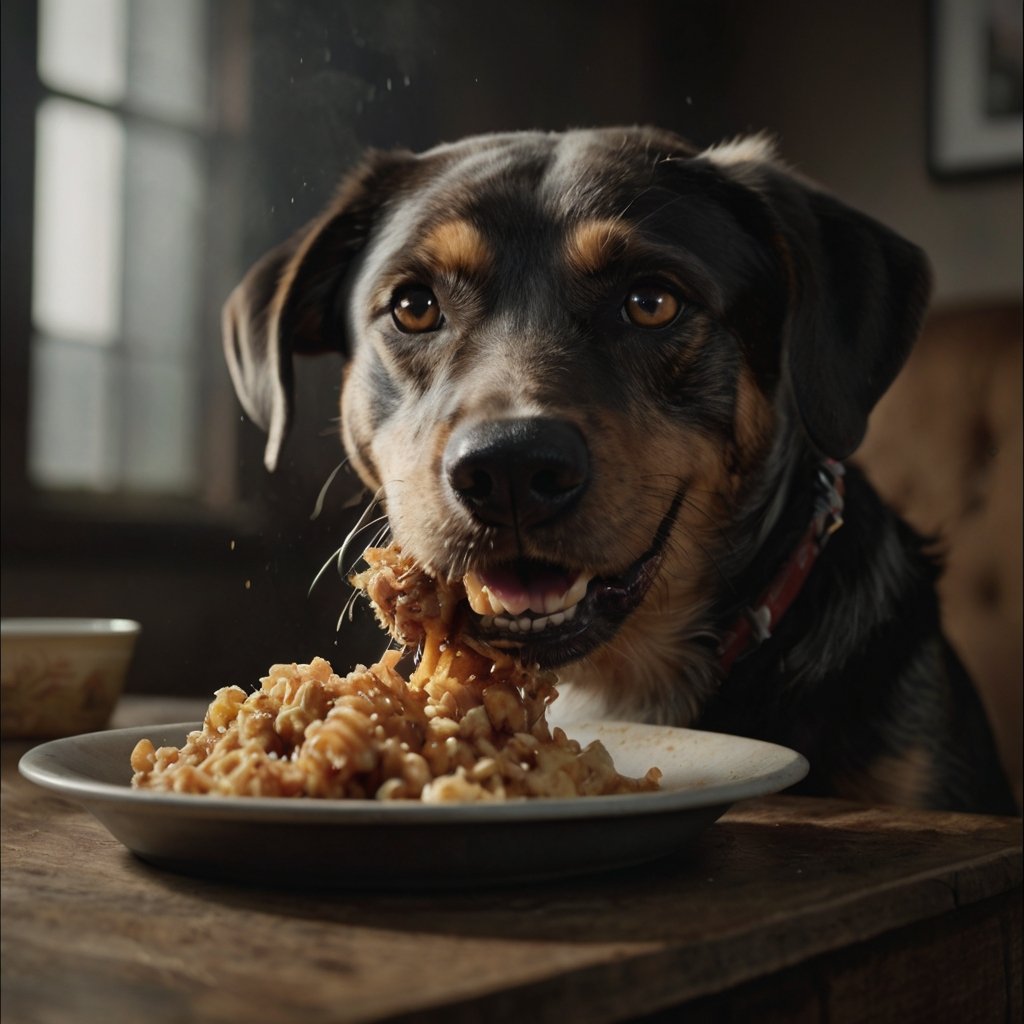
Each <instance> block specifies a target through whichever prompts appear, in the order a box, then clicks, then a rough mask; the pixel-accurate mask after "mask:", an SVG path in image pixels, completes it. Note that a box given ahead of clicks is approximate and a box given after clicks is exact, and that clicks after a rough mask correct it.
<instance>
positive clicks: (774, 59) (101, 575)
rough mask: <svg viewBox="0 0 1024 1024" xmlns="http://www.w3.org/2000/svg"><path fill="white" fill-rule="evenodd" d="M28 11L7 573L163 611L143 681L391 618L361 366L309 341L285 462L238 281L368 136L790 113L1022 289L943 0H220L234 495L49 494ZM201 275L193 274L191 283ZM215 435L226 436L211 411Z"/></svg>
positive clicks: (245, 672)
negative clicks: (980, 157) (352, 403)
mask: <svg viewBox="0 0 1024 1024" xmlns="http://www.w3.org/2000/svg"><path fill="white" fill-rule="evenodd" d="M2 11H3V25H2V29H3V36H2V39H3V139H2V142H3V210H2V215H3V324H2V358H3V365H2V379H3V407H2V408H3V535H2V554H3V580H2V606H3V614H4V615H5V616H12V615H96V616H101V615H117V616H126V617H132V618H137V619H139V620H140V621H141V622H142V624H143V634H142V639H141V641H140V645H139V648H138V652H137V657H136V660H135V663H134V665H133V668H132V674H131V678H130V680H129V688H130V689H131V690H134V691H140V692H141V691H147V692H163V693H179V694H202V695H205V694H208V693H210V692H211V691H212V689H213V688H214V687H216V686H220V685H224V684H225V683H228V682H232V683H239V684H241V685H244V686H248V685H251V684H252V683H254V682H255V680H256V679H257V678H258V677H259V675H261V674H262V673H263V671H264V670H265V668H266V667H267V666H268V665H269V664H270V663H271V662H274V661H290V660H300V661H301V660H308V659H309V658H311V657H312V656H313V655H315V654H323V655H324V656H327V657H328V658H330V659H331V660H332V661H333V662H334V663H335V667H336V668H342V669H344V668H346V667H347V666H349V665H350V664H351V663H352V662H354V661H357V660H367V659H372V658H375V657H376V655H377V654H378V653H379V650H380V648H381V646H382V640H381V637H380V635H379V634H378V633H377V631H376V628H375V627H374V626H373V624H372V623H370V622H369V621H368V616H367V615H366V614H365V613H361V614H359V615H358V616H357V619H356V621H355V622H354V623H352V624H345V625H343V627H342V629H341V631H340V632H336V630H335V625H336V620H337V617H338V613H339V611H340V609H341V606H342V605H343V603H344V601H345V598H346V596H347V593H346V587H345V585H344V584H343V583H342V582H341V581H339V580H338V578H337V576H336V575H335V574H333V573H331V574H328V577H327V579H326V580H325V582H324V583H323V584H322V585H321V586H320V587H318V588H317V589H316V590H315V591H314V592H313V594H312V595H308V594H307V590H308V588H309V584H310V583H311V581H312V579H313V577H314V575H315V573H316V571H317V570H318V569H319V567H320V565H321V564H322V563H323V562H324V561H325V559H327V558H328V557H329V556H330V554H331V552H332V551H333V550H335V548H337V546H338V544H339V543H340V540H341V538H342V537H343V536H344V534H345V532H346V530H347V529H348V527H349V525H351V523H352V521H353V519H354V517H355V516H356V515H357V514H358V512H359V511H360V508H359V507H353V508H346V507H345V506H346V504H347V502H348V500H349V499H350V498H351V496H352V495H353V494H354V493H355V492H356V491H357V489H358V488H357V487H356V485H355V484H354V481H353V479H352V478H351V477H350V476H347V475H346V473H345V472H342V473H341V474H339V477H338V480H337V481H336V482H335V484H334V485H333V486H332V488H331V489H330V490H329V492H328V494H327V498H326V502H325V507H324V512H323V514H322V515H321V516H320V518H319V519H317V520H315V521H311V520H310V514H311V512H312V510H313V507H314V505H315V503H316V499H317V495H318V493H319V491H320V488H321V486H322V484H323V483H324V481H325V480H326V479H327V477H328V475H329V474H330V473H331V471H332V470H333V469H334V468H335V466H336V465H337V464H338V462H339V461H340V460H341V451H340V445H339V442H338V441H337V438H336V427H335V418H336V402H337V393H338V387H337V381H338V372H339V367H338V365H337V364H336V362H331V360H329V359H326V358H325V359H323V360H319V361H315V362H312V363H309V364H306V365H303V366H301V367H300V368H299V386H298V396H299V400H298V415H297V418H296V423H295V427H294V429H293V432H292V434H291V436H290V438H289V440H288V442H287V444H286V447H285V450H284V456H283V459H282V465H281V468H280V469H279V470H278V472H277V473H275V474H274V475H272V476H271V475H268V474H266V473H265V471H264V470H263V468H262V436H261V435H260V434H259V432H258V431H257V430H256V429H255V428H254V427H252V426H251V425H250V424H248V423H247V422H244V421H243V420H242V417H241V413H240V409H239V408H238V407H237V406H236V405H234V404H233V398H231V396H230V394H227V384H226V372H225V371H224V369H223V367H222V366H221V361H220V357H219V354H218V353H219V346H220V339H219V328H218V319H217V316H218V312H217V311H218V307H219V304H220V302H221V301H222V300H223V298H225V297H226V295H227V292H228V291H229V290H230V287H231V286H232V285H233V284H234V282H235V281H236V280H237V279H238V278H239V277H240V275H241V273H242V272H243V271H244V268H245V267H246V266H248V264H249V263H250V262H251V261H253V260H254V259H255V258H257V257H258V256H259V255H260V254H261V253H262V252H263V251H265V250H266V249H267V248H269V247H270V246H272V245H274V244H275V243H277V242H279V241H281V240H283V239H284V238H285V237H286V236H287V235H288V234H289V233H290V232H291V231H292V230H293V229H294V228H296V227H297V226H298V225H300V224H301V223H303V222H304V221H305V220H306V219H307V218H309V217H310V216H312V215H313V214H314V213H315V212H316V211H317V210H318V209H319V208H320V206H321V205H322V204H323V203H324V202H325V201H326V199H327V198H328V196H329V195H330V193H331V190H332V189H333V187H334V185H335V183H336V181H337V179H338V177H339V175H340V174H341V172H342V171H343V170H344V169H345V168H346V167H348V166H350V165H351V164H352V163H353V162H354V161H355V160H356V159H357V157H358V155H359V153H360V152H361V151H362V150H363V149H364V148H365V147H366V146H378V147H390V146H403V147H410V148H413V149H422V148H426V147H429V146H432V145H434V144H436V143H438V142H442V141H447V140H451V139H455V138H458V137H460V136H462V135H465V134H469V133H475V132H483V131H494V130H503V129H516V128H544V129H562V128H565V127H570V126H588V125H599V124H615V123H652V124H658V125H661V126H663V127H665V128H669V129H673V130H675V131H678V132H680V133H681V134H683V135H686V136H688V137H689V138H691V139H692V140H693V141H694V142H696V143H698V144H702V145H703V144H709V143H712V142H715V141H719V140H721V139H723V138H727V137H730V136H733V135H736V134H738V133H743V132H747V131H759V130H765V129H767V130H769V131H772V132H774V133H776V134H777V135H778V137H779V141H780V145H781V149H782V152H783V153H784V155H785V156H786V157H787V159H788V160H789V161H791V162H792V163H793V164H794V165H795V166H797V167H798V168H799V169H800V170H801V171H803V172H804V173H806V174H808V175H809V176H811V177H813V178H816V179H818V180H820V181H821V182H823V183H824V184H825V185H826V186H828V187H829V188H831V189H833V190H834V191H836V192H837V193H839V194H840V195H841V196H842V197H843V198H845V199H846V200H847V201H849V202H851V203H853V204H854V205H857V206H860V207H861V208H863V209H866V210H867V211H868V212H871V213H873V214H874V215H875V216H877V217H879V218H880V219H882V220H884V221H887V222H888V223H890V224H891V225H892V226H893V227H895V228H896V229H897V230H900V231H902V232H903V233H905V234H906V235H908V236H909V237H911V238H912V239H914V240H915V241H917V242H918V243H920V244H922V245H924V246H925V248H926V249H927V250H928V251H929V253H930V254H931V257H932V259H933V262H934V264H935V269H936V279H937V291H936V304H937V306H939V307H958V306H964V305H970V304H972V303H984V302H989V301H1003V300H1007V299H1011V300H1012V299H1017V298H1019V290H1020V274H1021V248H1020V229H1019V225H1020V218H1021V201H1020V184H1021V179H1020V174H1019V172H1011V173H1009V174H1006V173H1003V174H999V175H994V176H986V175H981V176H970V177H963V178H952V179H949V178H946V179H939V178H937V177H936V176H935V175H934V174H932V173H931V172H930V169H929V152H928V136H929V133H928V115H929V59H928V54H929V40H930V35H929V32H930V28H929V25H930V21H929V7H928V5H927V4H925V3H916V2H896V3H893V2H892V0H861V2H857V3H852V2H851V3H845V2H840V3H828V4H823V3H820V2H818V0H781V2H778V3H764V2H763V0H736V2H710V0H709V2H703V0H671V2H668V0H628V2H600V0H594V2H587V3H582V2H581V3H567V2H566V3H558V2H553V0H544V2H537V0H526V2H524V0H518V2H515V3H494V2H490V0H475V2H466V0H418V2H414V0H393V2H388V0H381V2H368V0H367V2H340V0H334V2H328V0H301V2H286V0H248V2H247V0H220V2H216V3H212V4H210V5H209V7H208V8H207V11H208V17H209V19H210V26H211V31H210V37H211V39H212V40H213V43H212V45H211V57H210V59H211V61H213V62H215V64H216V67H215V72H216V73H215V88H214V89H213V90H212V91H211V99H210V103H211V119H212V120H213V121H214V122H215V123H216V124H218V125H219V126H220V129H221V130H220V131H219V132H218V133H217V137H216V140H215V141H214V142H213V143H211V147H212V149H211V152H212V157H211V163H210V168H211V170H210V173H211V175H212V176H214V177H215V179H216V180H215V187H214V188H212V189H211V197H212V198H211V202H210V206H209V209H208V210H207V211H206V217H207V221H208V226H209V231H208V235H209V238H210V246H211V249H210V253H209V256H210V270H209V273H208V275H207V277H208V292H209V297H208V302H207V305H208V309H207V310H206V313H205V320H204V322H205V327H204V344H208V346H209V351H210V353H211V356H210V365H209V374H210V380H211V387H216V388H219V389H220V390H221V392H222V393H224V394H227V398H226V399H225V400H224V401H225V402H226V403H228V404H222V406H221V410H222V411H221V413H220V418H219V419H217V418H216V417H215V418H214V419H213V421H212V426H210V427H208V429H209V430H211V431H226V432H230V433H231V435H232V437H234V436H235V435H236V434H237V440H236V442H235V444H234V446H233V448H232V449H231V450H232V451H233V452H234V455H233V457H232V459H231V461H230V464H226V465H224V466H222V467H221V470H220V472H221V473H222V474H223V475H224V478H225V480H226V481H227V482H228V483H229V484H230V486H228V487H227V488H226V490H227V492H228V494H229V498H228V499H227V500H224V499H222V500H219V501H218V502H214V503H211V502H209V501H204V500H203V499H202V497H201V496H200V497H197V498H195V499H194V500H190V501H181V500H177V499H175V500H170V499H168V500H167V501H166V502H162V501H158V500H154V499H153V498H152V497H150V498H149V499H147V500H146V501H144V502H143V501H137V500H135V499H134V498H132V496H124V497H123V498H120V497H118V496H116V495H115V496H111V495H104V496H101V497H96V496H91V495H84V494H78V495H76V494H50V493H43V492H40V491H39V490H38V489H37V488H34V487H32V486H31V484H30V483H29V482H28V480H27V478H26V473H25V455H24V450H25V429H26V428H25V423H26V402H27V399H26V395H27V394H28V382H27V375H28V357H27V352H28V346H29V335H30V331H31V324H30V312H29V311H30V294H31V277H30V272H31V245H32V180H33V179H32V173H33V171H32V168H33V162H32V161H33V125H34V120H33V119H34V110H35V105H36V103H37V101H38V96H39V84H38V81H37V80H36V77H35V65H34V55H35V32H36V27H35V25H36V20H35V19H36V6H35V4H34V3H32V2H27V0H5V3H4V5H3V8H2ZM173 286H174V283H173V282H168V287H171V288H173ZM209 440H210V443H211V444H212V443H213V440H214V437H213V435H212V434H211V435H210V438H209Z"/></svg>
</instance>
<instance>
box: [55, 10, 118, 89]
mask: <svg viewBox="0 0 1024 1024" xmlns="http://www.w3.org/2000/svg"><path fill="white" fill-rule="evenodd" d="M126 7H127V4H126V0H42V2H41V3H40V5H39V77H40V78H41V79H42V80H43V82H44V83H45V84H46V85H48V86H50V87H51V88H53V89H61V90H63V91H64V92H73V93H77V94H78V95H80V96H85V97H88V98H89V99H93V100H98V101H99V102H101V103H116V102H118V101H119V100H121V99H122V98H123V97H124V91H125V30H126V25H125V13H126Z"/></svg>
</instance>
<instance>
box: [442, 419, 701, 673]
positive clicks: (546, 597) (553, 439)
mask: <svg viewBox="0 0 1024 1024" xmlns="http://www.w3.org/2000/svg"><path fill="white" fill-rule="evenodd" d="M443 467H444V473H445V479H446V482H447V485H448V487H449V488H450V489H451V492H452V494H453V495H454V496H455V498H456V499H457V501H458V502H459V503H461V504H462V505H463V506H464V507H465V508H466V509H467V510H468V511H469V512H470V514H471V515H472V516H473V518H474V519H475V520H476V521H477V522H478V523H479V524H481V525H483V526H484V527H487V528H490V529H492V530H494V531H496V532H503V531H507V532H511V533H513V535H514V536H515V538H516V539H517V546H519V548H520V550H522V546H521V544H522V539H523V538H524V537H525V536H526V534H527V533H528V532H529V531H531V530H534V529H536V528H538V527H543V526H555V525H557V521H558V520H559V519H560V518H561V517H563V516H567V515H568V514H569V513H571V511H572V510H573V508H575V506H576V504H577V503H578V501H579V500H580V498H581V497H582V495H583V494H584V492H585V491H586V488H587V486H588V484H589V482H590V454H589V451H588V449H587V445H586V442H585V440H584V438H583V435H582V434H581V433H580V431H579V429H578V428H577V427H576V426H575V425H573V424H571V423H567V422H565V421H563V420H557V419H543V418H536V419H525V418H524V419H508V420H496V421H487V422H483V423H476V424H470V425H467V426H464V427H462V428H460V429H458V430H456V431H455V432H454V433H453V435H452V437H451V438H450V440H449V443H448V446H447V449H446V452H445V457H444V463H443ZM681 503H682V494H680V495H677V497H676V499H675V500H674V501H673V503H672V506H671V508H670V509H669V511H668V512H667V513H666V515H665V517H664V519H663V521H662V523H661V524H660V525H659V527H658V530H657V532H656V535H655V536H654V538H653V539H652V543H651V546H650V548H649V549H648V550H647V551H646V552H645V553H644V554H643V555H642V556H641V557H640V558H639V559H638V560H637V561H636V562H634V563H633V564H632V565H630V566H629V567H627V568H626V569H625V570H624V571H623V572H622V573H619V574H617V575H615V576H599V575H596V574H595V573H592V572H585V571H580V570H578V569H570V568H567V567H564V566H560V565H558V564H556V563H554V562H549V561H545V560H541V559H538V558H527V557H519V558H514V559H511V560H506V561H502V562H498V563H496V564H493V563H492V564H482V565H481V566H479V567H477V568H475V569H472V570H470V571H469V572H467V573H466V575H465V577H464V578H463V583H464V585H465V588H466V595H467V600H468V604H469V608H470V614H469V615H468V617H467V618H468V621H467V624H466V625H467V627H468V629H469V630H470V631H471V632H472V633H475V634H476V635H477V636H478V637H479V638H480V639H481V640H484V641H486V642H487V643H489V644H491V645H492V646H496V647H502V648H507V649H510V650H514V651H515V652H516V653H517V654H518V656H519V658H520V659H521V660H522V661H524V662H526V663H531V664H533V663H536V664H540V665H541V666H543V667H546V668H553V667H556V666H558V665H562V664H565V663H567V662H569V661H573V660H575V659H577V658H580V657H582V656H583V655H584V654H586V653H588V652H589V651H590V650H593V649H594V648H595V647H597V646H599V645H600V644H602V643H605V642H606V641H607V640H609V639H610V638H611V636H612V635H613V634H614V633H615V631H616V630H617V629H618V628H619V626H620V625H621V624H622V622H623V621H624V620H625V619H626V618H627V617H628V616H629V614H630V613H631V612H632V611H633V610H634V609H635V608H636V607H637V606H638V605H639V603H640V601H641V600H642V599H643V597H644V595H645V594H646V593H647V591H648V589H649V588H650V585H651V583H652V582H653V580H654V578H655V576H656V574H657V571H658V568H659V566H660V564H661V558H662V552H663V549H664V546H665V543H666V541H667V539H668V535H669V533H670V531H671V528H672V526H673V524H674V522H675V518H676V515H677V514H678V511H679V507H680V505H681Z"/></svg>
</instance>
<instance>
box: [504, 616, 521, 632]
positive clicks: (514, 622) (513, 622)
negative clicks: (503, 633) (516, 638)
mask: <svg viewBox="0 0 1024 1024" xmlns="http://www.w3.org/2000/svg"><path fill="white" fill-rule="evenodd" d="M507 621H508V627H507V629H508V631H509V632H510V633H518V632H519V620H518V619H508V620H507Z"/></svg>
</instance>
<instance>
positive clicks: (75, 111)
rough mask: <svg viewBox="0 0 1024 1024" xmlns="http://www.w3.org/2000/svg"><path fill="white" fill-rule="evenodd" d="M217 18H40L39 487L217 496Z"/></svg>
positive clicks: (76, 13)
mask: <svg viewBox="0 0 1024 1024" xmlns="http://www.w3.org/2000/svg"><path fill="white" fill-rule="evenodd" d="M208 2H209V0H174V2H173V3H167V2H166V0H41V2H40V4H39V44H38V72H39V80H40V83H41V86H42V91H41V93H40V101H39V104H38V107H37V111H36V162H35V218H34V257H33V266H32V271H33V278H32V281H33V284H32V340H31V352H30V365H29V384H30V387H29V408H28V451H27V471H28V475H29V477H30V479H31V481H32V482H33V484H35V485H36V486H37V487H39V488H42V489H45V490H49V491H61V490H77V491H82V490H84V491H94V492H107V493H117V494H119V495H124V494H127V495H132V494H137V495H175V496H182V497H198V496H202V495H204V494H208V491H209V488H208V487H207V485H206V478H207V476H208V475H209V473H210V465H209V457H210V452H209V451H208V450H206V449H205V448H204V444H203V438H204V435H205V433H206V431H205V429H204V425H205V423H206V422H207V420H208V418H209V417H210V416H211V415H213V414H214V411H213V410H212V408H211V401H212V397H211V394H210V388H209V387H208V385H207V383H206V377H207V374H206V369H207V367H208V366H209V363H210V361H211V359H212V358H213V357H214V356H216V357H218V358H219V353H217V352H216V351H215V346H211V344H210V340H211V339H210V338H209V337H208V334H209V317H208V316H207V311H208V308H209V306H210V304H211V303H212V302H216V301H218V300H219V296H211V295H210V294H208V293H207V291H206V287H205V285H206V282H207V280H208V274H207V273H206V271H205V266H204V264H205V261H206V259H207V256H208V252H209V247H208V245H207V239H206V238H205V236H204V232H205V230H206V223H207V217H206V209H207V204H208V202H209V196H208V190H209V189H210V188H212V187H214V183H215V182H216V175H215V174H213V173H211V163H212V161H213V160H214V157H215V153H216V143H217V137H216V125H214V124H212V123H211V116H210V113H209V111H210V110H211V103H210V94H211V89H212V85H213V83H212V82H211V81H210V78H211V76H210V72H209V69H210V67H211V60H210V54H209V48H210V45H211V40H210V38H209V36H210V35H211V32H210V16H209V15H210V12H209V10H208ZM211 351H212V352H213V355H212V356H211Z"/></svg>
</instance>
